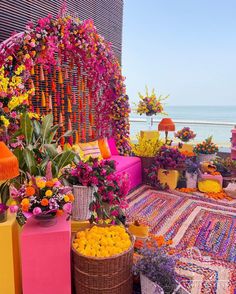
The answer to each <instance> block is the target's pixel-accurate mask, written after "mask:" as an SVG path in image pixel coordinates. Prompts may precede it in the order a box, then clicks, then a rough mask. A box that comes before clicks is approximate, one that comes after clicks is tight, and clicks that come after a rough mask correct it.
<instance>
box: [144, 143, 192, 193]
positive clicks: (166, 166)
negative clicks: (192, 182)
mask: <svg viewBox="0 0 236 294" xmlns="http://www.w3.org/2000/svg"><path fill="white" fill-rule="evenodd" d="M185 160H186V156H185V155H183V154H182V153H181V152H180V151H179V150H178V149H177V148H172V147H168V146H165V145H164V146H162V147H161V148H160V150H159V152H158V154H157V156H156V158H155V160H154V164H153V165H152V167H151V170H150V172H149V176H151V177H153V175H156V174H157V177H158V180H159V182H160V183H161V184H162V185H163V186H166V185H167V186H168V187H169V188H170V189H175V188H176V186H177V182H178V178H179V172H178V170H182V169H183V168H184V167H185Z"/></svg>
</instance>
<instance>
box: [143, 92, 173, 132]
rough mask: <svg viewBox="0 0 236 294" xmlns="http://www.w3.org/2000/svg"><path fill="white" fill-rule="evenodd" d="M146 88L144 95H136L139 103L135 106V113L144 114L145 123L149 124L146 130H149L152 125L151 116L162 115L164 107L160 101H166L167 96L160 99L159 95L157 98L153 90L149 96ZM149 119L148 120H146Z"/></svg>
mask: <svg viewBox="0 0 236 294" xmlns="http://www.w3.org/2000/svg"><path fill="white" fill-rule="evenodd" d="M145 88H146V93H145V95H142V94H141V93H138V95H139V98H140V101H139V103H138V106H137V113H138V114H140V115H142V114H145V115H146V116H147V122H148V123H149V126H148V128H149V129H151V128H152V125H153V119H152V116H153V115H156V114H163V113H164V107H163V105H162V101H163V100H165V99H167V98H168V97H169V96H165V97H162V95H160V96H159V97H158V98H157V96H156V94H155V90H154V89H153V90H152V93H151V95H150V94H149V93H148V88H147V86H146V87H145ZM148 118H150V120H149V119H148Z"/></svg>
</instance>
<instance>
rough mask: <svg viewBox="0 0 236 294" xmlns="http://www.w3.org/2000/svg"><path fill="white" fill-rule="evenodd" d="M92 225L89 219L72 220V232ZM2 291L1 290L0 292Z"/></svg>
mask: <svg viewBox="0 0 236 294" xmlns="http://www.w3.org/2000/svg"><path fill="white" fill-rule="evenodd" d="M89 227H90V223H89V221H74V220H72V221H71V232H72V233H75V232H77V231H80V230H81V229H87V228H89ZM0 293H1V292H0Z"/></svg>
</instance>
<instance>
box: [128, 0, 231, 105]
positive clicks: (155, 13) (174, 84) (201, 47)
mask: <svg viewBox="0 0 236 294" xmlns="http://www.w3.org/2000/svg"><path fill="white" fill-rule="evenodd" d="M123 21H124V23H123V51H122V70H123V75H124V76H125V77H126V86H127V94H128V95H129V98H130V101H131V103H133V102H135V101H138V92H139V91H140V92H141V93H142V92H144V91H145V85H147V86H148V88H149V89H150V90H151V89H152V88H155V90H156V93H157V94H158V95H159V94H162V95H167V94H169V95H170V97H169V99H168V102H167V105H234V106H235V107H236V0H124V19H123Z"/></svg>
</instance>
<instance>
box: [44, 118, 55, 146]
mask: <svg viewBox="0 0 236 294" xmlns="http://www.w3.org/2000/svg"><path fill="white" fill-rule="evenodd" d="M52 127H53V116H52V114H48V115H46V116H44V117H43V118H42V128H41V136H42V144H44V143H45V140H46V139H47V138H49V136H50V129H51V128H52Z"/></svg>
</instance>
